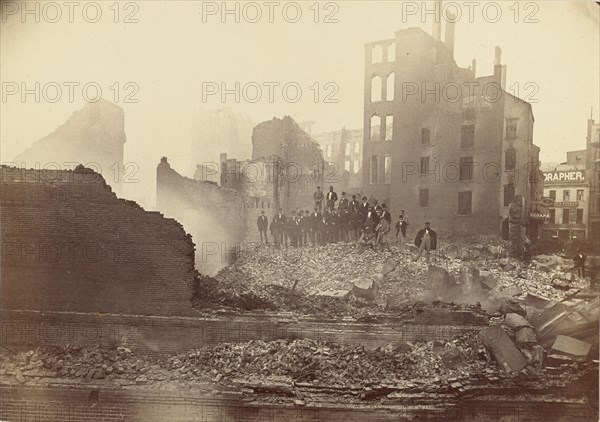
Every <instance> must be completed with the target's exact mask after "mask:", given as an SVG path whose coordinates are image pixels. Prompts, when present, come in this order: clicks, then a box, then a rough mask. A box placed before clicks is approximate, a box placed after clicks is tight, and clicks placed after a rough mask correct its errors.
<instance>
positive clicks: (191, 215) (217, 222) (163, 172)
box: [156, 157, 244, 275]
mask: <svg viewBox="0 0 600 422" xmlns="http://www.w3.org/2000/svg"><path fill="white" fill-rule="evenodd" d="M156 205H157V208H158V209H159V210H160V211H162V212H163V213H165V215H166V216H168V217H171V218H175V219H177V221H180V222H181V223H182V224H183V225H184V226H185V228H186V231H187V232H188V233H190V234H191V235H192V238H193V239H194V241H195V242H196V267H197V268H198V270H199V271H200V272H201V273H203V274H207V275H214V274H216V273H217V272H218V271H219V270H221V269H222V268H224V267H225V266H227V265H229V264H231V263H232V262H234V261H235V258H236V251H237V248H238V245H239V242H241V241H242V239H243V233H244V201H243V199H242V195H241V194H240V193H239V192H238V191H236V190H234V189H229V188H226V187H220V186H218V185H217V184H216V183H213V182H203V181H199V180H194V179H190V178H187V177H184V176H181V175H180V174H179V173H177V172H176V171H175V170H173V169H172V168H171V165H170V164H169V163H168V161H167V158H166V157H163V158H162V160H161V163H160V164H159V165H158V168H157V192H156Z"/></svg>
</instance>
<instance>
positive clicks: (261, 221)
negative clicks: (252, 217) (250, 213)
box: [256, 211, 269, 244]
mask: <svg viewBox="0 0 600 422" xmlns="http://www.w3.org/2000/svg"><path fill="white" fill-rule="evenodd" d="M256 226H257V227H258V232H259V233H260V243H267V244H268V243H269V239H268V238H267V229H268V228H269V219H268V218H267V216H266V215H265V212H264V211H261V212H260V215H259V216H258V218H257V219H256ZM263 236H264V240H263Z"/></svg>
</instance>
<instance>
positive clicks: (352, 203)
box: [348, 195, 360, 213]
mask: <svg viewBox="0 0 600 422" xmlns="http://www.w3.org/2000/svg"><path fill="white" fill-rule="evenodd" d="M359 205H360V202H358V201H357V200H356V195H352V201H350V204H349V206H348V208H350V213H354V211H358V207H359Z"/></svg>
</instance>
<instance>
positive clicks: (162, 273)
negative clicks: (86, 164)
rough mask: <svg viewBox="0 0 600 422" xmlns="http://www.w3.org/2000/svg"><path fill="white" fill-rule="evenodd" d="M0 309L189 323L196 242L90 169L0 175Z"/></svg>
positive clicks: (13, 171) (12, 169) (10, 170)
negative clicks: (186, 319) (153, 317)
mask: <svg viewBox="0 0 600 422" xmlns="http://www.w3.org/2000/svg"><path fill="white" fill-rule="evenodd" d="M1 170H2V174H1V180H0V182H1V183H0V188H1V189H0V207H1V208H2V213H1V214H0V230H1V233H0V234H1V244H2V264H1V268H2V283H0V308H2V309H15V310H22V311H23V310H35V311H57V312H85V313H103V314H104V313H113V314H129V315H131V314H134V315H163V316H170V315H181V316H184V315H190V314H191V313H192V307H191V298H192V294H193V288H194V283H195V281H196V275H197V273H196V270H195V268H194V243H193V242H192V239H191V238H190V237H189V236H188V235H186V233H185V231H184V230H183V228H182V226H181V225H180V224H179V223H178V222H177V221H175V220H172V219H167V218H164V217H163V215H162V214H160V213H158V212H147V211H145V210H144V209H142V208H141V207H140V206H138V205H137V204H136V203H135V202H132V201H127V200H124V199H118V198H117V197H116V196H115V194H114V193H113V192H112V190H111V188H110V187H109V186H108V185H107V184H106V182H105V180H104V179H103V177H102V176H101V175H100V174H98V173H95V172H94V171H93V170H91V169H86V168H83V167H77V168H76V169H75V170H73V171H65V170H35V169H20V168H16V167H8V166H2V167H1Z"/></svg>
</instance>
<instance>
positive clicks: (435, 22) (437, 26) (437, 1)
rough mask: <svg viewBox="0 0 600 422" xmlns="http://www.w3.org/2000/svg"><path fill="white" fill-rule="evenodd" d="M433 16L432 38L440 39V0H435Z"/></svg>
mask: <svg viewBox="0 0 600 422" xmlns="http://www.w3.org/2000/svg"><path fill="white" fill-rule="evenodd" d="M433 5H434V7H435V16H434V18H433V31H432V34H431V35H433V38H435V39H436V40H437V41H441V40H442V0H435V3H434V4H433Z"/></svg>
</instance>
